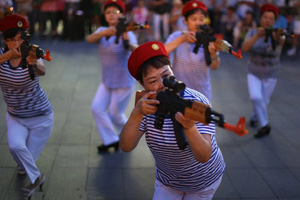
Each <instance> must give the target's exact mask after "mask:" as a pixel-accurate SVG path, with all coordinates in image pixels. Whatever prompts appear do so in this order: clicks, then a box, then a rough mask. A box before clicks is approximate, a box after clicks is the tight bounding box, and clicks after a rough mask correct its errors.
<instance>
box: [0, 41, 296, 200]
mask: <svg viewBox="0 0 300 200" xmlns="http://www.w3.org/2000/svg"><path fill="white" fill-rule="evenodd" d="M34 42H35V43H37V44H39V45H40V46H41V48H43V49H50V50H51V55H52V57H53V60H52V61H51V62H47V61H45V64H46V68H47V72H46V76H45V77H41V78H40V82H41V85H42V87H43V89H44V90H45V91H46V93H47V95H48V97H49V99H50V101H51V103H52V106H53V109H54V115H55V122H54V128H53V132H52V134H51V136H50V139H49V141H48V143H47V145H46V147H45V149H44V150H43V152H42V155H41V156H40V159H39V160H38V161H37V165H38V167H39V168H40V170H41V172H42V173H44V174H45V176H46V182H45V184H44V186H43V190H42V191H38V192H36V193H35V195H34V196H33V197H32V198H31V199H50V200H148V199H149V200H150V199H152V195H153V192H154V179H155V176H154V160H153V158H152V155H151V153H150V151H149V149H148V147H147V145H146V142H145V139H144V138H142V139H141V141H140V143H139V145H138V147H137V148H136V149H135V150H133V151H132V152H130V153H126V152H122V151H121V150H119V151H117V152H114V151H111V152H108V153H104V154H98V152H97V145H99V144H101V140H100V138H99V136H98V133H97V130H96V127H95V123H94V121H93V117H92V113H91V109H90V106H91V101H92V99H93V96H94V94H95V92H96V89H97V87H98V84H99V83H100V77H101V72H100V65H99V58H98V56H97V53H98V52H97V45H96V44H88V43H87V42H85V41H73V42H70V41H61V40H50V39H46V40H43V41H40V40H35V41H34ZM220 57H221V65H220V67H219V69H218V70H216V71H211V83H212V106H213V109H214V110H215V111H217V112H220V113H222V114H224V116H225V120H226V121H227V122H229V123H233V124H235V123H237V121H238V119H239V117H242V116H245V117H246V118H247V119H249V116H250V112H251V109H252V105H251V102H250V100H249V96H248V89H247V81H246V71H247V70H246V64H247V57H248V54H247V53H243V58H242V59H241V60H238V59H236V58H235V57H233V56H232V55H230V54H227V53H221V55H220ZM299 63H300V58H289V57H286V56H283V57H282V62H281V65H282V68H281V69H280V78H279V80H278V84H277V87H276V89H275V91H274V93H273V96H272V97H271V101H270V105H269V107H268V112H269V118H270V124H271V127H272V130H271V134H270V135H268V136H266V137H264V138H261V139H255V138H254V137H253V134H254V132H255V131H256V129H255V128H251V127H249V126H248V124H247V128H248V130H249V134H248V135H246V136H243V137H240V136H238V135H235V134H233V133H231V132H228V131H225V130H224V129H221V128H217V133H216V138H217V142H218V145H219V147H220V148H221V151H222V153H223V155H224V159H225V162H226V171H225V174H224V176H223V181H222V183H221V185H220V187H219V189H218V191H217V192H216V194H215V196H214V199H215V200H225V199H226V200H254V199H255V200H273V199H282V200H299V199H300V156H299V155H300V131H299V127H298V125H299V117H300V89H299V88H300V78H299V77H300V67H299ZM136 88H137V89H139V88H140V86H139V85H138V84H137V86H136ZM0 93H1V92H0ZM1 96H2V95H1ZM133 102H134V96H133V97H132V100H131V101H130V105H129V106H128V108H127V110H126V114H127V116H128V115H129V113H130V111H131V110H132V108H133ZM5 113H6V105H5V103H4V101H3V98H2V97H1V99H0V119H1V120H0V199H1V200H17V199H22V192H21V188H22V187H24V186H26V185H27V184H28V183H29V181H28V179H27V177H26V176H20V175H18V174H17V165H16V163H15V162H14V160H13V159H12V156H11V155H10V153H9V150H8V145H7V137H6V122H5Z"/></svg>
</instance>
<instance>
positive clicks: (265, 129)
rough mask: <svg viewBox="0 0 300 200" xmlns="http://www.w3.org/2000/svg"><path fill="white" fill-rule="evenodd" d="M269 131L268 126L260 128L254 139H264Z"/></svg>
mask: <svg viewBox="0 0 300 200" xmlns="http://www.w3.org/2000/svg"><path fill="white" fill-rule="evenodd" d="M270 131H271V127H270V126H269V124H268V125H266V126H264V127H261V128H260V129H259V130H258V131H257V132H256V133H255V134H254V137H255V138H261V137H264V136H266V135H269V134H270Z"/></svg>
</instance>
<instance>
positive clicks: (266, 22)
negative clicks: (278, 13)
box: [260, 11, 275, 28]
mask: <svg viewBox="0 0 300 200" xmlns="http://www.w3.org/2000/svg"><path fill="white" fill-rule="evenodd" d="M274 23H275V14H274V13H273V12H272V11H266V12H264V13H263V14H262V16H261V17H260V24H261V26H262V27H264V28H266V27H273V25H274Z"/></svg>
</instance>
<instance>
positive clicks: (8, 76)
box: [0, 49, 52, 118]
mask: <svg viewBox="0 0 300 200" xmlns="http://www.w3.org/2000/svg"><path fill="white" fill-rule="evenodd" d="M0 54H1V55H2V54H3V49H0ZM0 87H1V90H2V93H3V97H4V101H5V102H6V105H7V111H8V113H9V114H11V115H12V116H14V117H19V118H27V117H36V116H40V115H47V114H50V113H51V112H52V107H51V104H50V102H49V100H48V98H47V96H46V93H45V92H44V91H43V89H42V88H41V86H40V84H39V77H38V76H36V77H35V79H34V80H31V79H30V77H29V73H28V68H26V69H22V66H21V65H19V66H18V67H16V68H12V67H11V65H10V63H9V61H6V62H3V63H1V64H0Z"/></svg>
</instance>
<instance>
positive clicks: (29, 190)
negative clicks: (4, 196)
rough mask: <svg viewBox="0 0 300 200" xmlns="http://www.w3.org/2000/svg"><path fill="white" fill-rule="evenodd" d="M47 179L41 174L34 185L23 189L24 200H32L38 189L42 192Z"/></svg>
mask: <svg viewBox="0 0 300 200" xmlns="http://www.w3.org/2000/svg"><path fill="white" fill-rule="evenodd" d="M45 180H46V177H45V175H44V174H41V175H40V176H39V177H38V178H37V179H36V180H35V182H34V183H33V184H30V185H29V186H27V187H26V188H22V190H23V192H24V198H28V199H31V197H32V195H33V194H34V192H35V190H36V189H37V188H40V190H42V187H43V184H44V183H45Z"/></svg>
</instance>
